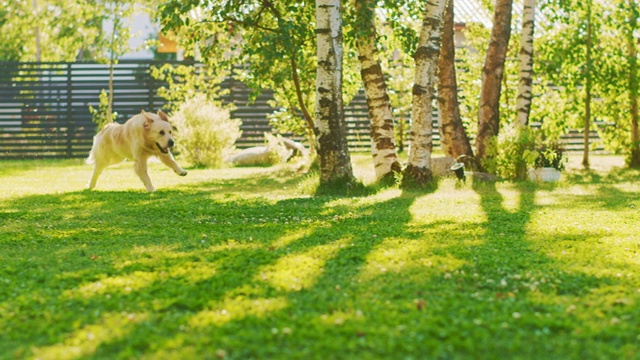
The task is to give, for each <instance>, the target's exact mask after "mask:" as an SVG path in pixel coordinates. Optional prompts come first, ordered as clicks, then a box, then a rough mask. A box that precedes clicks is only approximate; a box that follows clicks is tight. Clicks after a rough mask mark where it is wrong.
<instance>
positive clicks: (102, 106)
mask: <svg viewBox="0 0 640 360" xmlns="http://www.w3.org/2000/svg"><path fill="white" fill-rule="evenodd" d="M98 99H99V101H100V103H99V104H98V108H97V109H96V108H94V107H93V106H91V105H89V112H90V113H91V120H92V121H93V122H94V123H95V124H96V133H98V132H100V130H102V128H103V127H105V126H106V125H107V124H110V123H112V122H114V121H116V117H118V113H116V112H112V113H111V114H109V94H107V92H106V91H104V89H103V90H101V91H100V95H99V96H98Z"/></svg>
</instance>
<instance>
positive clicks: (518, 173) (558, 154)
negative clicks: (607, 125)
mask: <svg viewBox="0 0 640 360" xmlns="http://www.w3.org/2000/svg"><path fill="white" fill-rule="evenodd" d="M488 154H489V156H488V157H487V159H486V160H485V162H484V163H483V166H484V167H485V169H486V170H487V171H488V172H490V173H492V174H495V175H498V176H500V177H502V178H504V179H509V180H525V179H526V178H527V170H528V169H532V168H539V167H553V168H555V169H557V170H564V167H565V163H566V161H567V158H566V155H565V154H564V151H563V149H562V146H560V144H559V143H558V142H557V141H556V140H555V139H553V138H547V137H545V136H544V133H543V132H542V131H541V130H538V129H533V128H530V127H520V126H516V125H508V126H507V127H505V128H503V131H502V132H501V133H500V135H499V136H498V137H497V138H494V139H493V140H492V142H491V144H490V146H489V151H488Z"/></svg>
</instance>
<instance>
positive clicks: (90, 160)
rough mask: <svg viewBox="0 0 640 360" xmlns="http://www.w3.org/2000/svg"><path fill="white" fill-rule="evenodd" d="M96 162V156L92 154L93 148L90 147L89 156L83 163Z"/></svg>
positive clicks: (90, 163) (91, 163)
mask: <svg viewBox="0 0 640 360" xmlns="http://www.w3.org/2000/svg"><path fill="white" fill-rule="evenodd" d="M95 162H96V158H95V156H94V155H93V149H91V152H90V153H89V157H88V158H86V159H84V163H85V164H87V165H93V164H94V163H95Z"/></svg>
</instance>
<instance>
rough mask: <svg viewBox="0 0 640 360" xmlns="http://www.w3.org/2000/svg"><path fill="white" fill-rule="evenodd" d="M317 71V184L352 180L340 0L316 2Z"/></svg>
mask: <svg viewBox="0 0 640 360" xmlns="http://www.w3.org/2000/svg"><path fill="white" fill-rule="evenodd" d="M316 26H317V29H316V36H317V46H318V49H317V56H318V69H317V73H316V76H317V77H316V113H315V115H316V123H315V132H316V140H317V145H318V146H317V148H318V156H319V158H320V182H321V183H328V182H332V181H335V180H339V179H348V180H351V179H353V170H352V168H351V157H350V154H349V148H348V145H347V136H346V133H347V126H346V122H345V119H344V109H343V103H342V56H343V53H342V16H341V8H340V0H316Z"/></svg>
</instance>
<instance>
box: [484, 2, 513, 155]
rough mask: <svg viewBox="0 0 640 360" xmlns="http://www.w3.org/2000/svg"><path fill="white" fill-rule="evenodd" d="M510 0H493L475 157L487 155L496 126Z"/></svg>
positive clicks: (507, 43)
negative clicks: (491, 24) (491, 27)
mask: <svg viewBox="0 0 640 360" xmlns="http://www.w3.org/2000/svg"><path fill="white" fill-rule="evenodd" d="M512 7H513V0H496V6H495V13H494V18H493V29H491V38H490V40H489V46H488V48H487V54H486V57H485V61H484V66H483V68H482V89H481V91H480V108H479V110H478V134H477V137H476V158H477V159H478V160H480V165H481V166H482V161H483V160H484V159H485V157H486V156H487V148H488V146H489V144H490V142H491V140H492V139H493V138H495V137H496V136H497V135H498V131H499V127H500V110H499V109H500V107H499V105H500V104H499V102H500V93H501V90H502V77H503V74H504V62H505V60H506V55H507V48H508V45H509V38H510V37H511V10H512Z"/></svg>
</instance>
